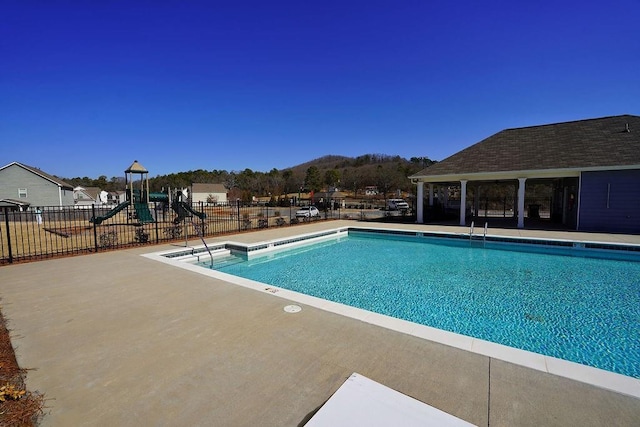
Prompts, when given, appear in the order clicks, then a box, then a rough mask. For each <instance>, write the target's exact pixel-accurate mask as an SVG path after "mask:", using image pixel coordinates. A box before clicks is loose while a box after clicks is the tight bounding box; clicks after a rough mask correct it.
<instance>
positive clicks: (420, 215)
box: [416, 181, 424, 224]
mask: <svg viewBox="0 0 640 427" xmlns="http://www.w3.org/2000/svg"><path fill="white" fill-rule="evenodd" d="M416 204H417V212H416V213H417V215H416V222H417V223H418V224H422V223H423V222H424V212H423V211H424V182H422V181H418V191H417V192H416Z"/></svg>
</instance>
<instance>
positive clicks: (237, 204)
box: [236, 199, 242, 232]
mask: <svg viewBox="0 0 640 427" xmlns="http://www.w3.org/2000/svg"><path fill="white" fill-rule="evenodd" d="M236 207H237V208H238V216H237V218H238V232H240V231H242V230H241V229H240V199H236Z"/></svg>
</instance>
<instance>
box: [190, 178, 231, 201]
mask: <svg viewBox="0 0 640 427" xmlns="http://www.w3.org/2000/svg"><path fill="white" fill-rule="evenodd" d="M190 194H191V203H193V204H194V205H195V204H199V203H203V204H212V205H215V204H226V203H227V201H228V200H227V189H226V188H225V186H224V185H223V184H204V183H193V184H192V185H191V191H190Z"/></svg>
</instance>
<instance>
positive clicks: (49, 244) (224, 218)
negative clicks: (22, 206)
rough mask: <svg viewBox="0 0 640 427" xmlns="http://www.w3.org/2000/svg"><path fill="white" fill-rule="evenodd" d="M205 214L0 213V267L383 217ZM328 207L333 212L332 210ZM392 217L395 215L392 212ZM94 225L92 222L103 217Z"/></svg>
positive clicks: (165, 208)
mask: <svg viewBox="0 0 640 427" xmlns="http://www.w3.org/2000/svg"><path fill="white" fill-rule="evenodd" d="M191 208H192V209H193V210H194V211H196V212H203V213H205V214H206V218H205V219H204V220H202V219H200V218H198V217H197V216H195V215H194V216H192V217H187V218H182V219H180V218H179V217H178V215H177V213H176V212H174V211H173V210H172V209H171V207H170V206H169V205H168V204H167V203H162V202H152V203H150V204H149V210H150V211H151V214H152V217H153V222H148V223H143V224H142V223H140V222H139V221H138V219H137V217H136V211H135V209H134V208H133V207H132V206H131V207H128V208H126V209H122V210H121V211H119V212H117V213H115V214H113V215H109V214H110V213H113V209H114V207H113V206H111V207H106V206H96V205H91V206H82V207H79V206H64V207H59V206H45V207H41V208H40V209H39V210H29V211H16V210H11V209H10V208H7V207H4V208H0V265H1V264H8V263H13V262H20V261H35V260H40V259H46V258H52V257H57V256H64V255H78V254H89V253H96V252H101V251H107V250H113V249H119V248H125V247H133V246H143V245H149V244H158V243H163V242H171V241H180V240H185V241H186V240H188V239H197V238H198V237H199V236H200V234H201V233H202V235H203V236H204V237H212V236H215V235H222V234H230V233H237V232H244V231H250V230H259V229H264V228H271V227H286V226H291V225H296V224H300V223H305V222H310V221H322V220H329V219H341V218H342V219H355V220H362V219H375V218H378V217H384V216H385V215H389V213H388V212H383V211H381V210H380V209H377V208H376V207H374V206H368V205H365V204H359V205H357V206H356V205H354V206H349V207H348V208H347V207H346V206H345V208H340V207H338V208H337V209H329V207H327V209H325V210H322V209H321V211H320V216H318V217H313V218H296V210H297V209H298V207H297V206H287V207H270V206H246V205H242V204H240V203H231V204H215V205H214V204H211V205H209V204H203V203H200V204H195V205H193V206H191ZM331 208H334V207H333V206H332V207H331ZM396 214H397V213H396ZM106 216H109V217H108V218H107V219H104V220H103V221H102V222H100V223H99V224H98V223H96V222H93V221H91V219H92V218H96V217H106Z"/></svg>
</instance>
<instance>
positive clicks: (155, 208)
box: [153, 202, 158, 244]
mask: <svg viewBox="0 0 640 427" xmlns="http://www.w3.org/2000/svg"><path fill="white" fill-rule="evenodd" d="M153 212H154V213H155V214H156V215H155V223H156V244H157V243H158V202H154V204H153Z"/></svg>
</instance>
